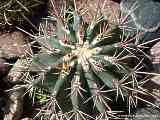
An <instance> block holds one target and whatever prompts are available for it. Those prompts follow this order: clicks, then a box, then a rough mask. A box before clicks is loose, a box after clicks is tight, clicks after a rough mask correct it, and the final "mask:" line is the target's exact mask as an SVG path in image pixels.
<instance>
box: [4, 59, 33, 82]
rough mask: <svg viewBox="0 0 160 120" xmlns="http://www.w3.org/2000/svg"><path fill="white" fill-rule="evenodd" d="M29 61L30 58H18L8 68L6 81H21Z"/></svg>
mask: <svg viewBox="0 0 160 120" xmlns="http://www.w3.org/2000/svg"><path fill="white" fill-rule="evenodd" d="M30 62H31V60H27V59H18V60H17V61H16V63H15V64H14V66H13V67H12V69H11V70H10V72H9V74H8V76H7V81H8V82H10V83H13V84H16V83H19V82H21V81H22V80H23V77H24V76H25V73H26V72H27V71H28V68H29V65H30Z"/></svg>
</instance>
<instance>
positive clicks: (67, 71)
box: [31, 11, 147, 120]
mask: <svg viewBox="0 0 160 120" xmlns="http://www.w3.org/2000/svg"><path fill="white" fill-rule="evenodd" d="M69 14H70V15H71V16H73V17H72V18H71V19H72V21H65V20H64V19H59V18H57V32H56V33H55V35H53V36H50V37H47V38H46V39H44V41H42V40H41V41H42V42H41V44H42V45H43V46H45V47H44V48H45V49H44V50H42V52H40V53H39V54H38V55H36V56H34V57H33V63H32V65H31V70H33V69H34V70H38V71H41V72H44V74H45V77H44V81H43V85H44V86H45V87H46V88H48V89H49V91H50V93H51V94H52V97H53V98H54V99H56V102H55V103H59V104H58V107H56V110H55V111H59V112H60V113H63V118H64V117H65V118H64V119H67V118H68V119H76V120H80V119H93V118H94V116H95V114H96V117H95V118H96V119H100V120H102V119H105V120H106V119H108V117H109V116H111V113H114V112H113V111H112V106H110V105H109V103H110V102H111V101H112V99H116V100H119V99H123V100H124V101H125V100H127V98H130V100H129V101H128V102H129V103H130V105H129V106H134V105H136V102H135V103H133V101H132V100H135V99H137V98H138V97H137V94H145V91H143V89H141V88H142V85H141V82H142V81H141V80H139V79H138V76H139V74H138V73H137V72H138V71H140V70H141V68H142V66H143V60H145V59H147V57H146V56H145V54H144V53H143V49H141V48H140V47H139V46H140V45H136V44H135V41H136V38H135V39H134V38H131V39H130V38H128V39H127V38H126V37H125V36H123V32H122V30H121V29H120V28H119V26H116V25H114V26H113V25H109V24H108V23H107V21H106V20H105V19H104V17H100V18H96V19H95V20H93V21H92V23H91V24H87V23H85V22H84V21H83V19H82V17H81V16H79V15H78V14H77V13H75V12H73V11H70V13H69ZM63 17H64V16H63ZM63 17H62V18H63ZM64 18H65V17H64ZM37 41H39V40H37ZM43 43H47V44H43ZM46 48H47V49H46ZM42 49H43V48H42ZM46 78H47V79H46ZM133 93H134V95H133ZM65 102H66V103H65ZM90 104H92V105H90ZM54 106H55V104H54ZM87 111H89V112H87ZM54 114H55V113H54ZM57 114H58V113H57ZM55 116H56V115H55ZM113 116H114V115H113ZM55 118H56V117H55ZM58 118H59V119H60V117H57V119H58Z"/></svg>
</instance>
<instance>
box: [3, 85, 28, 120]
mask: <svg viewBox="0 0 160 120" xmlns="http://www.w3.org/2000/svg"><path fill="white" fill-rule="evenodd" d="M17 87H18V86H15V87H13V90H11V91H9V93H8V98H9V99H8V100H7V104H6V106H5V109H4V120H19V119H20V118H21V115H22V113H23V96H24V93H25V89H24V88H22V87H21V88H17ZM16 88H17V89H16Z"/></svg>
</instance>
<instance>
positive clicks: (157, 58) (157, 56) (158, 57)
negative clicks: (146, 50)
mask: <svg viewBox="0 0 160 120" xmlns="http://www.w3.org/2000/svg"><path fill="white" fill-rule="evenodd" d="M150 52H151V56H152V64H153V67H154V71H155V72H158V73H160V42H158V43H156V44H155V45H154V46H153V47H152V48H151V50H150Z"/></svg>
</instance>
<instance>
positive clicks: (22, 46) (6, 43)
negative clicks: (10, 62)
mask: <svg viewBox="0 0 160 120" xmlns="http://www.w3.org/2000/svg"><path fill="white" fill-rule="evenodd" d="M25 39H26V37H25V35H24V34H23V33H22V32H12V33H4V34H2V35H0V48H1V51H3V54H4V55H5V56H7V57H8V58H11V57H22V56H27V55H30V54H31V48H30V46H29V45H27V44H26V42H25Z"/></svg>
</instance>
